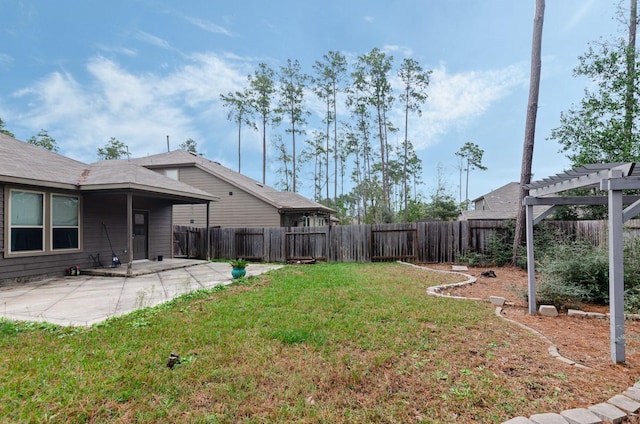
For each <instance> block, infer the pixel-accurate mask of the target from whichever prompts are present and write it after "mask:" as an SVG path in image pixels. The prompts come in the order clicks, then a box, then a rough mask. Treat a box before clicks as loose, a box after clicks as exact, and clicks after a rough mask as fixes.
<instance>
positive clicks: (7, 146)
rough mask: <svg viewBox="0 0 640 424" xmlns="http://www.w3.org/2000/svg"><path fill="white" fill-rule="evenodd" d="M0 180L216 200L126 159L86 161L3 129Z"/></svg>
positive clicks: (0, 143)
mask: <svg viewBox="0 0 640 424" xmlns="http://www.w3.org/2000/svg"><path fill="white" fill-rule="evenodd" d="M0 181H4V182H10V183H17V184H28V185H35V186H40V187H51V188H60V189H68V190H83V191H89V190H90V191H94V190H114V189H134V190H138V191H144V192H147V193H154V194H158V195H163V196H171V197H174V198H176V199H179V198H182V199H183V200H189V199H191V200H193V199H197V200H200V201H215V200H218V198H217V197H216V196H213V195H212V194H210V193H207V192H205V191H203V190H199V189H197V188H194V187H191V186H190V185H187V184H184V183H181V182H179V181H175V180H172V179H171V178H168V177H165V176H163V175H159V174H158V173H156V172H153V171H150V170H148V169H146V168H144V167H142V166H139V165H136V164H135V163H131V162H128V161H126V160H112V161H102V162H96V163H93V164H85V163H83V162H79V161H76V160H74V159H71V158H68V157H66V156H63V155H60V154H58V153H55V152H51V151H49V150H46V149H43V148H41V147H38V146H34V145H32V144H29V143H25V142H22V141H18V140H16V139H14V138H12V137H9V136H7V135H5V134H2V133H0Z"/></svg>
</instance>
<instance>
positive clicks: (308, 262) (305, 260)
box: [287, 257, 317, 265]
mask: <svg viewBox="0 0 640 424" xmlns="http://www.w3.org/2000/svg"><path fill="white" fill-rule="evenodd" d="M316 262H317V260H316V258H314V257H310V258H300V259H289V260H288V261H287V263H288V264H290V265H313V264H315V263H316Z"/></svg>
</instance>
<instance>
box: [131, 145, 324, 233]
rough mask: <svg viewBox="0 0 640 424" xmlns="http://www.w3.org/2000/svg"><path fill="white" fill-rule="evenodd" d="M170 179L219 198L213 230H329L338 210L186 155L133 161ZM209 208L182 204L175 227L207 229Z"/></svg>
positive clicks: (178, 152) (178, 153)
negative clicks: (230, 228) (324, 226)
mask: <svg viewBox="0 0 640 424" xmlns="http://www.w3.org/2000/svg"><path fill="white" fill-rule="evenodd" d="M132 162H135V163H137V164H140V165H142V166H145V167H147V168H149V169H152V170H154V171H156V172H157V173H159V174H163V175H165V176H166V177H169V178H173V179H175V180H178V181H181V182H183V183H186V184H188V185H190V186H193V187H197V188H199V189H201V190H203V191H206V192H208V193H211V194H213V195H215V196H216V197H218V198H219V199H220V201H219V202H216V203H213V204H211V221H210V225H211V226H220V227H313V226H322V225H330V223H331V217H332V215H335V211H334V210H333V209H331V208H328V207H326V206H324V205H321V204H320V203H317V202H314V201H312V200H309V199H307V198H306V197H304V196H301V195H299V194H297V193H293V192H281V191H278V190H275V189H273V188H271V187H269V186H266V185H263V184H262V183H260V182H258V181H256V180H254V179H252V178H249V177H247V176H245V175H242V174H240V173H239V172H235V171H232V170H231V169H229V168H227V167H224V166H222V165H220V164H219V163H217V162H214V161H211V160H209V159H206V158H203V157H202V156H198V155H194V154H193V153H189V152H186V151H183V150H175V151H172V152H168V153H161V154H157V155H152V156H147V157H144V158H138V159H132ZM205 212H206V210H205V207H204V205H197V204H192V205H177V206H176V207H175V209H174V221H173V222H174V224H175V225H185V226H194V227H204V226H205V225H206V213H205Z"/></svg>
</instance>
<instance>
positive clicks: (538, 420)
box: [398, 261, 640, 424]
mask: <svg viewBox="0 0 640 424" xmlns="http://www.w3.org/2000/svg"><path fill="white" fill-rule="evenodd" d="M398 263H400V264H403V265H409V266H412V267H415V268H420V269H426V270H429V271H433V272H440V273H445V274H456V275H463V276H465V277H467V280H466V281H463V282H461V283H453V284H443V285H440V286H432V287H428V288H427V294H428V295H430V296H437V297H446V298H450V299H456V300H480V301H487V300H486V299H480V298H473V297H464V296H451V295H447V294H445V293H441V292H442V291H443V290H446V289H447V288H454V287H460V286H464V285H468V284H473V283H475V282H476V281H477V278H476V277H474V276H472V275H470V274H466V273H464V272H460V271H447V270H441V269H434V268H429V267H425V266H418V265H415V264H411V263H408V262H402V261H398ZM495 314H496V315H497V316H499V317H500V318H502V319H504V320H505V321H508V322H510V323H513V324H516V325H518V326H519V327H521V328H523V329H525V330H529V331H530V332H532V333H534V334H535V335H537V336H538V337H540V338H541V339H543V340H544V341H545V342H547V343H548V344H549V345H550V346H549V349H548V352H549V355H551V356H552V357H553V358H555V359H558V360H559V361H561V362H564V363H565V364H568V365H572V366H575V367H579V368H584V369H591V368H589V367H587V366H585V365H583V364H580V363H577V362H575V361H573V360H571V359H569V358H565V357H563V356H562V355H560V353H559V352H558V348H557V346H556V345H555V344H554V343H553V342H552V341H551V340H550V339H549V338H548V337H547V336H545V335H544V334H542V333H541V332H539V331H538V330H535V329H533V328H531V327H528V326H526V325H524V324H522V323H520V322H518V321H515V320H512V319H509V318H507V317H505V316H503V315H502V307H501V306H498V307H496V309H495ZM638 412H640V383H635V384H634V385H633V386H632V387H629V388H628V389H627V390H626V391H625V392H624V393H623V394H620V395H615V396H613V397H612V398H610V399H609V400H608V401H606V402H603V403H599V404H596V405H593V406H590V407H589V408H588V409H587V408H574V409H569V410H566V411H562V412H561V413H560V414H557V413H543V414H534V415H532V416H531V417H529V418H526V417H523V416H519V417H515V418H512V419H510V420H508V421H504V422H503V423H502V424H547V423H548V424H553V423H567V424H569V423H589V424H599V423H605V422H606V423H621V422H623V420H625V419H626V418H627V417H628V416H629V414H632V415H636V414H638Z"/></svg>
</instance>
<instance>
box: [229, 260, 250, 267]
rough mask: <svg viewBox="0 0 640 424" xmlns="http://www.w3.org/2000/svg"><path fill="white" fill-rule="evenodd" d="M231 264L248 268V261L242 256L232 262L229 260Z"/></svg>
mask: <svg viewBox="0 0 640 424" xmlns="http://www.w3.org/2000/svg"><path fill="white" fill-rule="evenodd" d="M229 263H230V264H231V266H232V267H234V268H246V267H247V264H248V262H247V261H246V260H245V259H242V258H238V259H233V260H232V261H231V262H229Z"/></svg>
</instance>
